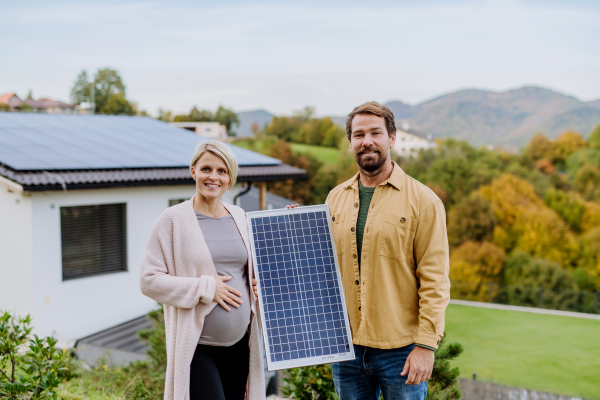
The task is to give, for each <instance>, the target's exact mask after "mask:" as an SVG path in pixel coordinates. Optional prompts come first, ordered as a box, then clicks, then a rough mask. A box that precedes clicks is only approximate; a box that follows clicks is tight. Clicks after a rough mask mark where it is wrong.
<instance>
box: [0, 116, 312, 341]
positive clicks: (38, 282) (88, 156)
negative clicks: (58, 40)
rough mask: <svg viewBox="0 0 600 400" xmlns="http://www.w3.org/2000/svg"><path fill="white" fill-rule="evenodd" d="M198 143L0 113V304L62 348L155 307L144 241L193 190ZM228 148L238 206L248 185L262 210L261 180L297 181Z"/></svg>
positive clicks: (154, 129)
mask: <svg viewBox="0 0 600 400" xmlns="http://www.w3.org/2000/svg"><path fill="white" fill-rule="evenodd" d="M206 140H209V139H208V138H206V137H203V136H199V135H195V134H193V133H191V132H188V131H186V130H183V129H178V128H175V127H173V126H170V125H168V124H166V123H164V122H162V121H158V120H155V119H152V118H148V117H131V116H112V115H49V114H37V113H9V112H7V113H0V310H6V311H11V312H13V313H15V314H17V315H22V316H25V315H27V314H29V315H31V316H32V318H33V321H34V322H33V325H34V327H35V333H37V334H38V335H43V336H46V335H51V334H52V335H54V336H55V337H56V338H58V339H59V340H61V342H63V343H65V342H69V341H71V340H74V339H78V338H83V337H86V336H88V335H91V334H94V333H97V332H100V331H103V330H105V329H108V328H111V327H114V326H116V325H118V324H123V323H125V322H127V321H131V320H132V319H134V318H137V317H139V316H141V315H144V314H146V313H147V312H148V311H150V310H151V309H154V308H156V302H155V301H153V300H152V299H149V298H147V297H145V296H143V295H142V294H141V292H140V289H139V271H140V265H141V262H142V257H143V255H144V249H145V246H146V241H147V238H148V236H149V234H150V231H151V229H152V226H153V225H154V222H155V221H156V219H157V218H158V216H159V215H160V213H161V212H162V211H164V210H165V209H166V208H167V207H169V206H171V205H173V204H177V203H179V202H180V201H181V200H182V199H183V200H187V199H189V198H191V197H192V196H193V195H194V193H195V192H196V184H195V182H194V180H193V179H192V178H191V175H190V171H189V161H190V158H191V157H192V154H193V152H194V148H195V147H196V146H197V145H198V144H199V143H201V142H204V141H206ZM228 146H230V148H231V150H232V151H233V153H234V154H235V156H236V158H237V160H238V164H239V166H240V168H239V173H238V182H240V183H238V184H236V185H235V187H234V188H233V189H232V190H230V191H228V192H227V193H226V194H225V195H224V196H223V201H225V202H227V203H234V202H239V203H238V204H240V203H244V201H242V200H244V199H243V195H244V193H240V189H242V184H243V183H249V182H252V187H255V186H256V187H258V188H260V191H259V193H258V194H259V197H260V196H261V193H263V195H262V198H263V200H262V203H263V204H264V206H263V207H262V208H263V209H264V208H267V207H268V204H269V199H267V198H266V196H265V195H266V182H267V181H276V180H287V179H303V178H306V172H305V171H304V170H301V169H298V168H295V167H292V166H289V165H286V164H283V163H282V162H281V161H279V160H276V159H274V158H271V157H267V156H264V155H262V154H259V153H256V152H253V151H250V150H246V149H242V148H240V147H236V146H233V145H228ZM236 195H237V196H236ZM253 195H254V199H253V200H254V201H253V202H252V201H251V202H250V204H251V205H252V206H253V207H255V206H256V205H255V203H256V194H255V193H254V192H253ZM236 197H237V199H236ZM236 200H237V201H236ZM285 203H290V202H289V201H285Z"/></svg>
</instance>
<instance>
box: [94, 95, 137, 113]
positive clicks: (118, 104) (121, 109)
mask: <svg viewBox="0 0 600 400" xmlns="http://www.w3.org/2000/svg"><path fill="white" fill-rule="evenodd" d="M100 112H101V113H102V114H111V115H120V114H126V115H134V114H136V110H135V107H134V105H133V104H132V103H130V102H129V101H127V99H126V98H125V94H124V93H115V94H113V95H111V96H110V97H109V98H108V101H107V102H106V104H105V105H104V106H103V107H102V108H101V111H100Z"/></svg>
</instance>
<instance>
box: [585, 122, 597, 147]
mask: <svg viewBox="0 0 600 400" xmlns="http://www.w3.org/2000/svg"><path fill="white" fill-rule="evenodd" d="M588 145H589V146H590V147H591V148H593V149H596V150H600V124H598V125H596V127H595V128H594V130H593V131H591V132H590V136H588Z"/></svg>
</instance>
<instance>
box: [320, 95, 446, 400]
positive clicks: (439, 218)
mask: <svg viewBox="0 0 600 400" xmlns="http://www.w3.org/2000/svg"><path fill="white" fill-rule="evenodd" d="M346 134H347V137H348V143H349V145H350V149H351V150H352V152H353V153H354V157H355V158H356V163H357V164H358V173H357V174H356V175H355V176H354V177H353V178H351V179H349V180H348V181H346V182H344V183H342V184H341V185H339V186H337V187H336V188H335V189H333V190H332V191H331V192H330V193H329V196H328V197H327V201H326V203H327V204H328V205H329V209H330V212H331V223H332V228H333V237H334V240H335V247H336V251H337V257H338V260H339V265H340V271H341V275H342V284H343V287H344V294H345V297H346V305H347V309H348V315H349V319H350V327H351V329H352V337H353V343H354V346H355V347H354V349H355V353H356V359H355V360H354V361H346V362H341V363H336V364H334V365H333V379H334V383H335V387H336V390H337V393H338V395H339V397H340V399H341V400H353V399H361V400H363V399H379V394H380V393H381V392H383V397H384V398H385V400H395V399H403V400H413V399H414V400H425V397H426V396H427V379H429V378H430V377H431V372H432V369H433V362H434V352H435V350H436V349H437V347H438V345H439V343H440V340H441V338H442V335H443V331H444V312H445V310H446V306H447V305H448V302H449V299H450V281H449V279H448V269H449V267H448V265H449V261H448V237H447V234H446V213H445V211H444V205H443V204H442V202H441V200H440V199H439V198H438V197H437V196H436V195H435V194H434V193H433V191H431V189H429V188H428V187H427V186H425V185H423V184H422V183H420V182H418V181H416V180H415V179H413V178H411V177H410V176H408V175H406V174H405V173H404V171H402V169H401V168H400V167H399V166H398V165H397V164H396V163H395V162H394V161H392V160H391V158H390V150H391V149H392V147H394V143H395V140H396V124H395V122H394V115H393V114H392V112H391V111H390V109H389V108H387V107H385V106H383V105H381V104H379V103H377V102H368V103H365V104H363V105H360V106H358V107H356V108H355V109H354V110H353V111H352V112H351V113H350V114H349V115H348V117H347V119H346Z"/></svg>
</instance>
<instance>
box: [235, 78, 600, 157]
mask: <svg viewBox="0 0 600 400" xmlns="http://www.w3.org/2000/svg"><path fill="white" fill-rule="evenodd" d="M384 104H385V105H386V106H388V107H389V108H390V109H391V110H392V112H393V113H394V117H395V119H396V123H397V124H398V125H400V124H401V123H403V122H406V123H408V124H410V126H411V127H412V128H414V129H417V130H420V131H423V132H427V133H430V134H432V136H433V137H434V138H446V137H452V138H455V139H459V140H466V141H467V142H469V143H470V144H472V145H475V146H479V145H488V144H492V145H500V146H507V147H515V146H522V145H525V144H526V143H527V142H528V141H529V139H530V138H531V137H532V136H533V135H534V134H535V133H536V132H541V133H543V134H545V135H547V136H548V137H550V138H555V137H557V136H558V135H560V134H561V133H563V132H565V131H567V130H574V131H576V132H579V133H581V134H583V135H584V136H587V135H588V134H589V132H591V130H592V129H593V128H594V127H595V126H596V125H597V124H599V123H600V99H598V100H593V101H587V102H586V101H581V100H579V99H577V98H576V97H574V96H570V95H566V94H563V93H560V92H557V91H554V90H552V89H548V88H544V87H540V86H523V87H520V88H516V89H511V90H506V91H493V90H485V89H477V88H466V89H460V90H457V91H454V92H450V93H445V94H442V95H440V96H437V97H434V98H431V99H428V100H426V101H423V102H421V103H418V104H415V105H411V104H408V103H405V102H403V101H401V100H392V101H388V102H386V103H384ZM273 116H274V115H273V114H271V113H269V112H268V111H265V110H253V111H245V112H240V113H238V118H239V119H240V126H239V128H238V136H240V137H247V136H252V135H253V133H252V129H251V127H252V124H253V123H255V122H256V123H258V124H259V127H260V128H261V129H262V128H263V127H264V126H265V125H266V124H268V123H269V122H270V121H271V119H272V118H273ZM331 118H332V119H333V120H334V121H335V122H336V123H338V124H340V125H341V126H344V121H345V117H342V116H331Z"/></svg>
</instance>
